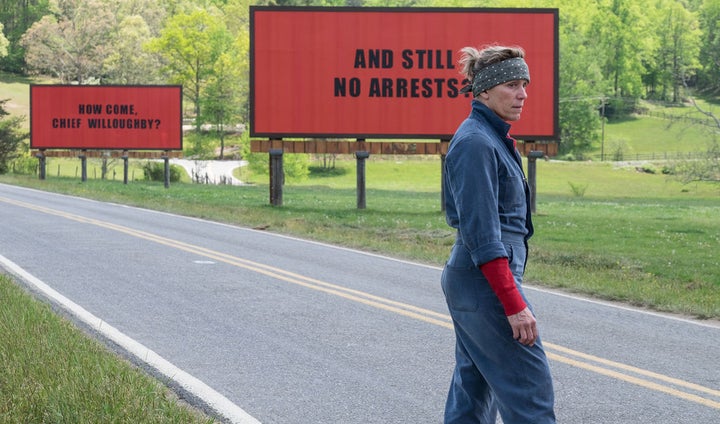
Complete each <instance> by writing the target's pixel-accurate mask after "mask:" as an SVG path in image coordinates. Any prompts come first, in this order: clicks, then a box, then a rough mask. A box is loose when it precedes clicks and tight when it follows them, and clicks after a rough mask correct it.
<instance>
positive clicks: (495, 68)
mask: <svg viewBox="0 0 720 424" xmlns="http://www.w3.org/2000/svg"><path fill="white" fill-rule="evenodd" d="M521 79H524V80H527V82H530V70H529V69H528V66H527V63H525V60H524V59H523V58H521V57H513V58H511V59H505V60H503V61H502V62H496V63H493V64H492V65H489V66H486V67H485V68H482V69H481V70H479V71H478V72H477V73H476V74H475V77H473V82H472V84H468V85H466V86H465V87H463V88H462V90H460V92H461V93H468V92H470V90H472V93H473V97H477V96H478V95H479V94H480V93H482V92H483V91H485V90H488V89H490V88H493V87H495V86H496V85H500V84H502V83H505V82H508V81H513V80H521Z"/></svg>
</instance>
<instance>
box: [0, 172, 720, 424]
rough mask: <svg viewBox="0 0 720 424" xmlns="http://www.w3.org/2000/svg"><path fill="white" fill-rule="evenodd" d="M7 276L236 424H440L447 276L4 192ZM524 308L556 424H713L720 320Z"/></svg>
mask: <svg viewBox="0 0 720 424" xmlns="http://www.w3.org/2000/svg"><path fill="white" fill-rule="evenodd" d="M171 189H172V188H171ZM0 267H4V268H5V269H6V270H7V271H9V272H11V273H12V274H15V275H16V276H17V277H19V278H20V279H21V280H22V282H23V284H25V285H26V286H27V287H28V288H30V289H31V290H32V291H33V292H36V293H37V294H38V296H42V297H45V298H47V299H50V301H51V302H53V303H54V304H57V305H59V306H60V307H61V308H63V309H64V310H66V311H67V313H68V314H71V315H74V316H76V317H77V319H78V320H79V321H83V322H84V324H83V325H84V326H86V327H87V328H90V329H93V331H96V332H97V333H98V334H100V335H101V336H103V337H105V338H108V339H109V340H112V341H113V343H116V344H117V345H119V346H120V347H121V348H122V349H124V351H125V352H126V353H127V354H129V355H133V356H135V357H136V360H137V361H140V362H145V363H147V364H148V365H147V366H148V368H150V369H153V370H154V372H155V373H158V374H165V375H167V376H171V377H172V378H173V379H174V380H175V383H174V384H173V386H176V388H177V389H178V390H181V391H182V392H183V393H185V394H189V395H191V396H194V397H196V400H197V401H201V402H204V403H205V404H207V405H210V407H211V408H213V409H215V410H216V411H219V413H220V414H221V415H223V416H224V417H226V418H227V421H234V422H247V423H253V422H262V423H298V424H308V423H313V424H319V423H329V424H338V423H342V424H354V423H358V424H359V423H362V424H369V423H383V424H386V423H403V424H404V423H408V424H411V423H412V424H417V423H440V422H441V417H442V410H443V406H444V399H445V394H446V391H447V387H448V384H449V378H450V374H451V372H452V367H453V344H454V335H453V332H452V325H451V323H450V319H449V316H448V313H447V308H446V306H445V304H444V299H443V297H442V293H441V290H440V287H439V279H440V272H441V270H440V269H439V268H436V267H428V266H424V265H419V264H414V263H409V262H404V261H398V260H394V259H392V258H387V257H381V256H377V255H370V254H366V253H362V252H358V251H353V250H347V249H342V248H337V247H333V246H328V245H324V244H319V243H313V242H308V241H303V240H299V239H294V238H288V237H282V236H278V235H274V234H270V233H267V232H263V231H255V230H251V229H246V228H240V227H233V226H227V225H221V224H217V223H212V222H207V221H202V220H197V219H189V218H184V217H179V216H175V215H169V214H165V213H158V212H152V211H148V210H143V209H137V208H130V207H126V206H122V205H116V204H107V203H100V202H95V201H88V200H84V199H79V198H73V197H67V196H60V195H56V194H51V193H45V192H41V191H35V190H28V189H22V188H17V187H12V186H7V185H2V184H0ZM527 294H528V296H529V298H530V300H531V302H532V303H533V305H534V307H535V310H536V313H537V315H538V321H539V323H540V329H541V334H542V337H543V340H544V343H545V346H546V350H547V352H548V356H549V358H550V361H551V362H550V365H551V368H552V371H553V376H554V379H555V389H556V407H557V414H558V421H559V422H561V423H583V424H591V423H597V424H601V423H602V424H608V423H655V424H664V423H667V424H678V423H688V424H698V423H718V422H720V367H719V366H720V359H718V354H719V352H720V325H718V324H717V323H715V322H701V321H693V320H689V319H682V318H678V317H672V316H666V315H660V314H654V313H649V312H646V311H641V310H636V309H632V308H627V307H622V306H620V305H612V304H607V303H602V302H595V301H591V300H587V299H581V298H578V297H575V296H571V295H567V294H563V293H559V292H551V291H547V290H541V289H538V288H534V287H528V288H527ZM1 342H2V341H1V340H0V343H1Z"/></svg>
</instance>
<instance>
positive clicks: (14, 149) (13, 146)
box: [0, 99, 28, 174]
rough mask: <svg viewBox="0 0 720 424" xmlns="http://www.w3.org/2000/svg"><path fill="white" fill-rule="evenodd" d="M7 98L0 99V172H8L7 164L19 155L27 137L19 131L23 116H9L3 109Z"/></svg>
mask: <svg viewBox="0 0 720 424" xmlns="http://www.w3.org/2000/svg"><path fill="white" fill-rule="evenodd" d="M8 100H9V99H5V100H0V174H5V173H7V172H8V164H9V163H10V161H11V160H13V159H15V158H16V157H18V156H19V154H20V148H21V147H22V146H23V141H24V140H25V139H27V137H28V134H27V133H24V132H22V131H21V127H22V121H23V118H22V117H19V116H13V117H11V116H9V113H8V112H7V111H6V110H5V103H7V102H8Z"/></svg>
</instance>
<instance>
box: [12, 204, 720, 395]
mask: <svg viewBox="0 0 720 424" xmlns="http://www.w3.org/2000/svg"><path fill="white" fill-rule="evenodd" d="M0 201H3V202H5V203H9V204H13V205H16V206H20V207H23V208H27V209H32V210H35V211H38V212H42V213H46V214H50V215H55V216H59V217H63V218H66V219H69V220H73V221H76V222H80V223H84V224H91V225H95V226H98V227H102V228H106V229H109V230H113V231H118V232H121V233H124V234H127V235H129V236H132V237H136V238H140V239H143V240H148V241H151V242H154V243H159V244H162V245H164V246H168V247H171V248H175V249H179V250H182V251H185V252H188V253H192V254H196V255H199V256H203V257H206V258H210V259H213V260H216V261H218V262H223V263H226V264H229V265H232V266H237V267H240V268H244V269H246V270H249V271H253V272H256V273H259V274H262V275H265V276H268V277H271V278H275V279H278V280H281V281H285V282H288V283H291V284H295V285H298V286H302V287H306V288H309V289H313V290H317V291H320V292H324V293H327V294H331V295H334V296H338V297H342V298H344V299H347V300H351V301H353V302H358V303H361V304H364V305H367V306H371V307H374V308H378V309H382V310H385V311H388V312H392V313H395V314H398V315H402V316H405V317H407V318H411V319H415V320H419V321H423V322H426V323H429V324H433V325H437V326H440V327H443V328H447V329H452V328H453V324H452V319H451V318H450V316H448V315H447V314H443V313H438V312H435V311H432V310H429V309H425V308H420V307H417V306H414V305H410V304H407V303H402V302H397V301H394V300H391V299H387V298H384V297H380V296H376V295H373V294H370V293H366V292H363V291H360V290H355V289H350V288H347V287H343V286H340V285H337V284H332V283H328V282H325V281H321V280H317V279H314V278H310V277H307V276H303V275H300V274H296V273H293V272H290V271H287V270H283V269H280V268H276V267H273V266H270V265H265V264H261V263H258V262H254V261H250V260H247V259H243V258H239V257H236V256H232V255H229V254H226V253H222V252H218V251H215V250H211V249H207V248H205V247H201V246H196V245H192V244H189V243H185V242H181V241H179V240H174V239H170V238H166V237H161V236H158V235H155V234H151V233H147V232H144V231H139V230H135V229H132V228H129V227H125V226H122V225H117V224H113V223H110V222H106V221H101V220H97V219H93V218H88V217H84V216H81V215H75V214H71V213H67V212H63V211H60V210H56V209H51V208H46V207H42V206H38V205H33V204H30V203H26V202H20V201H16V200H12V199H7V198H3V197H0ZM543 345H544V346H545V349H546V351H547V356H548V358H549V359H551V360H554V361H557V362H560V363H564V364H567V365H571V366H574V367H576V368H580V369H584V370H587V371H591V372H594V373H597V374H601V375H605V376H608V377H612V378H615V379H618V380H621V381H625V382H628V383H631V384H635V385H638V386H641V387H644V388H647V389H650V390H655V391H658V392H661V393H666V394H668V395H671V396H675V397H677V398H680V399H684V400H687V401H690V402H694V403H698V404H701V405H705V406H708V407H711V408H715V409H720V402H717V401H714V400H711V399H707V398H704V397H702V396H699V395H697V394H693V393H688V392H684V391H682V390H678V389H677V388H673V387H670V386H668V385H673V386H676V387H682V388H685V389H689V390H693V391H696V392H700V393H706V394H708V395H710V396H713V397H718V398H720V391H719V390H714V389H711V388H708V387H705V386H701V385H699V384H695V383H690V382H687V381H683V380H680V379H677V378H672V377H669V376H666V375H663V374H658V373H655V372H652V371H648V370H644V369H642V368H637V367H633V366H630V365H627V364H623V363H620V362H615V361H611V360H608V359H605V358H601V357H598V356H594V355H590V354H586V353H582V352H579V351H575V350H573V349H569V348H566V347H563V346H560V345H556V344H554V343H549V342H543ZM573 357H574V358H573ZM597 364H600V365H597ZM611 368H615V369H616V370H613V369H611ZM617 370H622V371H625V373H623V372H620V371H617ZM630 373H632V374H636V376H633V375H631V374H630ZM638 376H643V377H646V378H647V379H646V378H641V377H638ZM650 379H653V380H656V381H660V382H663V383H666V385H664V384H661V383H658V382H654V381H651V380H650Z"/></svg>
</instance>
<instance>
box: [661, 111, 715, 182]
mask: <svg viewBox="0 0 720 424" xmlns="http://www.w3.org/2000/svg"><path fill="white" fill-rule="evenodd" d="M690 100H691V101H692V104H693V105H694V106H695V109H697V110H698V111H699V112H700V113H702V114H703V115H705V116H707V117H709V118H711V119H712V120H713V121H714V122H715V126H716V127H717V129H715V130H714V131H713V132H712V134H711V139H710V143H709V144H708V148H707V151H706V152H705V154H704V155H702V156H701V157H700V158H698V159H694V160H685V161H681V162H678V163H676V164H674V166H673V167H672V173H673V174H674V175H675V176H676V177H677V178H678V179H680V181H682V182H683V183H685V184H687V183H691V182H696V181H707V182H713V183H720V142H718V136H719V135H720V118H719V117H717V116H715V114H714V113H712V112H710V111H706V110H703V109H702V108H701V107H700V106H699V105H698V104H697V103H696V102H695V99H692V98H691V99H690Z"/></svg>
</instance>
